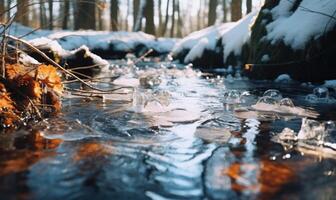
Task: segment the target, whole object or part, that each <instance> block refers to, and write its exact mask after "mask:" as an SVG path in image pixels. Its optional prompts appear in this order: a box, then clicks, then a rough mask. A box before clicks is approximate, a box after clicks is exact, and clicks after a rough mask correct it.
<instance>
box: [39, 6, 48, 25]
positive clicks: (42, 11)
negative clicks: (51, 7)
mask: <svg viewBox="0 0 336 200" xmlns="http://www.w3.org/2000/svg"><path fill="white" fill-rule="evenodd" d="M39 4H40V27H41V28H42V29H45V28H47V27H46V26H47V15H46V8H45V5H44V1H43V0H40V1H39Z"/></svg>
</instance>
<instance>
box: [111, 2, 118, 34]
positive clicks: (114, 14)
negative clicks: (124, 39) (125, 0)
mask: <svg viewBox="0 0 336 200" xmlns="http://www.w3.org/2000/svg"><path fill="white" fill-rule="evenodd" d="M118 13H119V2H118V0H111V30H112V31H118Z"/></svg>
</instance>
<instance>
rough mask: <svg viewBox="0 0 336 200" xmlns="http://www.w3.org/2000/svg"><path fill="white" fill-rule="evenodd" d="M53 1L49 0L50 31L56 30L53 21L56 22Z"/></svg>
mask: <svg viewBox="0 0 336 200" xmlns="http://www.w3.org/2000/svg"><path fill="white" fill-rule="evenodd" d="M53 14H54V12H53V1H52V0H49V26H48V27H49V30H52V29H53V28H54V26H53V21H54V16H53Z"/></svg>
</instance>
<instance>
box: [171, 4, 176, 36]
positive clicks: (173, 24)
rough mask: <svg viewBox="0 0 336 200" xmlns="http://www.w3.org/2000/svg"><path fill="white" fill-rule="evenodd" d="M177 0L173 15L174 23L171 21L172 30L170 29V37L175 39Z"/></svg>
mask: <svg viewBox="0 0 336 200" xmlns="http://www.w3.org/2000/svg"><path fill="white" fill-rule="evenodd" d="M175 9H176V7H175V0H173V13H172V17H171V19H172V21H171V29H170V37H174V33H175Z"/></svg>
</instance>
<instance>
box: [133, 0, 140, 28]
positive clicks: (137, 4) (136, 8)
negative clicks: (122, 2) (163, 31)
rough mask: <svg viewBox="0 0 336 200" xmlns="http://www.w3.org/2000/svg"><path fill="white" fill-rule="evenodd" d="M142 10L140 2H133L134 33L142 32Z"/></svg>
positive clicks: (136, 0)
mask: <svg viewBox="0 0 336 200" xmlns="http://www.w3.org/2000/svg"><path fill="white" fill-rule="evenodd" d="M139 10H140V0H133V31H139V30H141V21H140V23H139V24H137V23H138V13H139Z"/></svg>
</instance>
